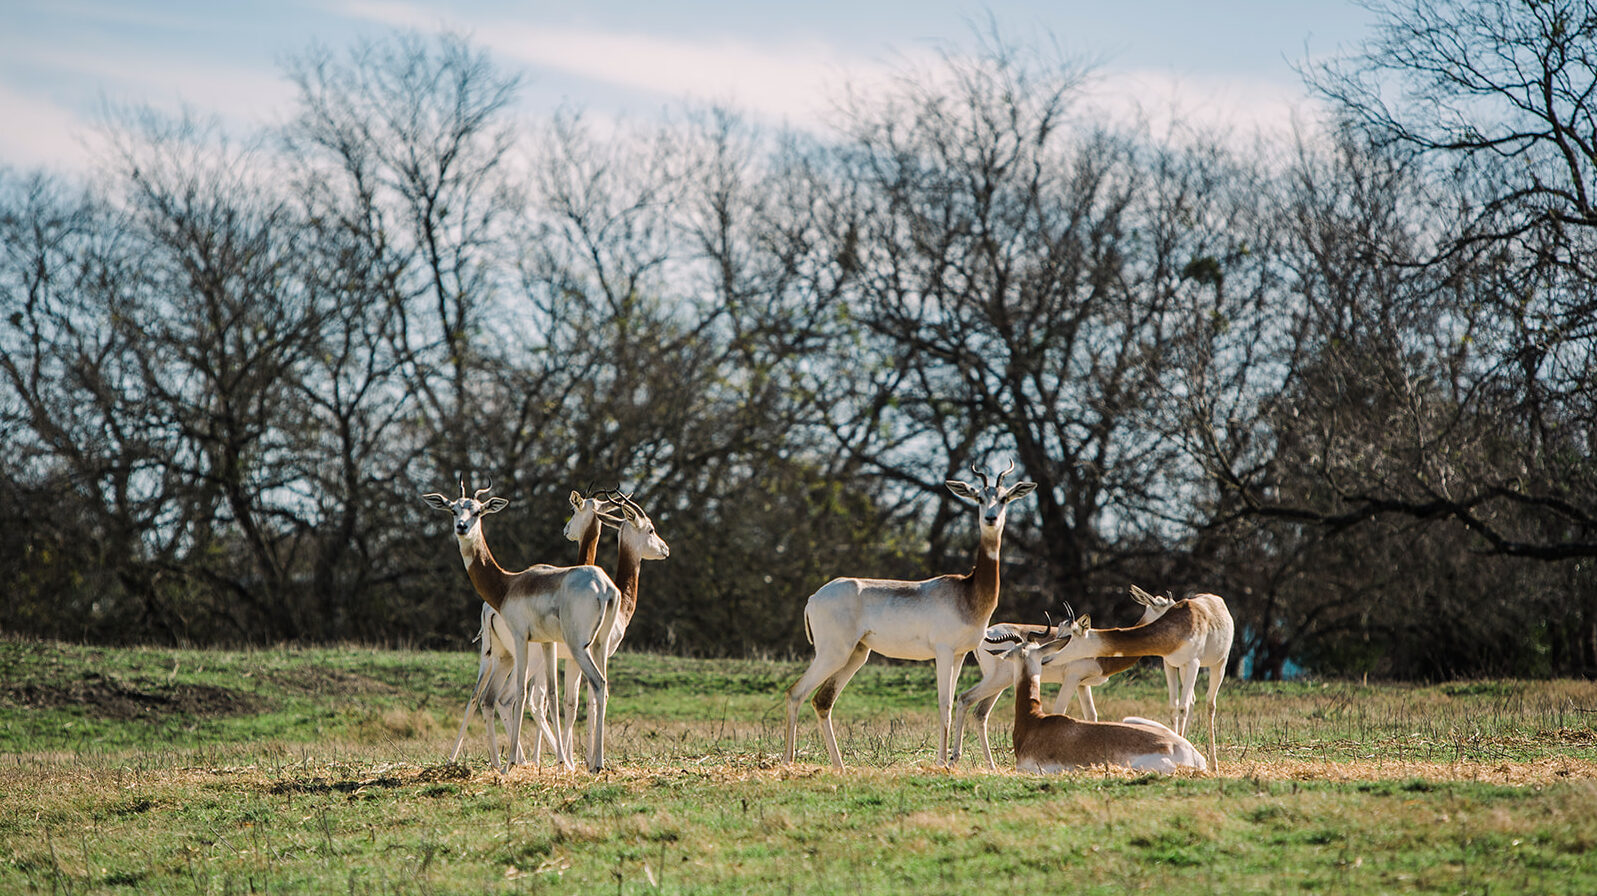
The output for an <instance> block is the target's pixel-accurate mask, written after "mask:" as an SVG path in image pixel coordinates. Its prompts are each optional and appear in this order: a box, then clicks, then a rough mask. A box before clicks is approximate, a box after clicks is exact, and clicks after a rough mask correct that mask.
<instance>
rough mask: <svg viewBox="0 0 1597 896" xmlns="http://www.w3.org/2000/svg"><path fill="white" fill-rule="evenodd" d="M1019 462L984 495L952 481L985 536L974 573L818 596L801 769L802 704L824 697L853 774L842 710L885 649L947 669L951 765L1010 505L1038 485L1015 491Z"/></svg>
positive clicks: (869, 583)
mask: <svg viewBox="0 0 1597 896" xmlns="http://www.w3.org/2000/svg"><path fill="white" fill-rule="evenodd" d="M1014 469H1015V464H1014V462H1013V461H1011V462H1010V464H1009V469H1007V470H1004V471H1003V472H1002V473H999V474H998V475H997V477H996V478H995V479H994V480H993V481H992V482H990V483H989V482H988V480H987V474H986V473H983V472H981V471H979V470H977V469H976V468H975V467H974V466H972V467H971V470H972V471H973V472H975V473H976V475H977V476H980V477H981V481H982V484H981V487H980V488H978V487H976V486H973V485H970V484H969V483H966V482H961V481H960V480H957V479H949V480H946V481H945V482H944V485H946V486H947V487H948V490H949V491H951V492H953V493H954V494H955V495H958V496H959V497H960V498H963V499H964V500H966V501H969V502H970V503H972V504H975V505H976V507H977V514H976V521H977V524H978V527H979V530H980V533H981V540H980V546H979V547H978V548H977V551H976V566H975V568H974V569H973V570H971V571H970V572H969V573H966V574H964V575H945V576H938V577H937V578H934V579H926V580H923V581H918V582H906V581H898V580H892V579H853V578H839V579H833V580H832V581H830V582H827V583H826V584H825V585H822V586H821V588H820V590H818V591H816V592H815V593H814V594H812V595H810V599H809V602H808V603H807V604H805V606H804V631H805V634H806V635H808V636H809V639H810V642H811V643H812V644H814V645H815V659H814V660H813V661H812V662H811V663H810V667H809V669H807V670H806V671H805V672H804V674H803V675H802V676H800V678H799V680H798V681H797V682H796V683H794V685H793V686H792V687H790V688H788V691H787V750H786V752H785V753H784V754H783V761H785V762H792V761H793V750H794V746H795V743H796V741H797V739H798V713H799V704H801V703H803V702H804V698H806V697H808V696H809V695H810V694H811V693H812V692H813V693H814V694H815V700H814V705H815V715H816V718H817V721H818V723H819V725H820V729H821V739H822V740H824V741H825V742H826V751H827V753H828V754H830V756H831V758H832V764H833V765H835V766H837V767H838V768H842V767H843V755H842V753H841V752H839V751H838V748H837V736H836V735H835V734H834V733H833V731H832V705H833V704H834V703H835V702H836V701H837V695H838V694H839V693H841V692H842V690H843V688H844V687H845V686H846V685H847V684H848V682H849V679H851V678H853V677H854V673H855V672H858V671H859V668H860V666H862V665H864V664H865V660H866V659H868V658H869V657H870V655H871V651H873V650H874V651H876V652H878V653H880V654H882V655H883V656H890V657H895V658H898V659H908V660H935V661H936V663H937V709H938V719H939V722H940V729H939V732H938V734H939V739H938V745H937V759H938V761H939V762H944V763H946V762H947V761H948V729H949V711H950V709H951V708H952V702H953V695H954V682H956V681H957V680H958V679H959V668H960V666H961V665H963V664H964V662H965V654H967V653H969V652H970V651H972V650H975V649H976V648H977V647H979V646H980V645H981V641H982V636H983V634H985V632H986V630H987V621H988V620H989V619H991V618H992V615H993V608H994V607H996V606H997V605H998V586H999V575H998V573H999V559H998V558H999V548H1000V545H1001V543H1002V540H1003V532H1004V519H1005V517H1006V515H1007V511H1008V508H1009V504H1010V502H1011V501H1014V500H1015V499H1017V498H1020V497H1022V496H1024V495H1027V494H1030V493H1031V491H1032V489H1034V488H1036V487H1037V483H1035V482H1017V483H1015V484H1014V485H1012V486H1009V487H1005V486H1004V484H1003V482H1004V476H1006V475H1008V474H1009V473H1011V472H1013V471H1014Z"/></svg>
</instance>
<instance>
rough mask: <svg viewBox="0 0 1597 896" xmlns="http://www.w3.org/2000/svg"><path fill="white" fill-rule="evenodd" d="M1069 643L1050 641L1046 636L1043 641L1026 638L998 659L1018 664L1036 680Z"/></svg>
mask: <svg viewBox="0 0 1597 896" xmlns="http://www.w3.org/2000/svg"><path fill="white" fill-rule="evenodd" d="M1068 643H1069V642H1068V641H1066V640H1063V639H1059V638H1054V639H1052V640H1049V639H1048V638H1047V636H1046V635H1044V636H1042V640H1034V639H1032V638H1025V639H1022V640H1021V642H1020V643H1019V644H1016V645H1014V646H1013V647H1010V648H1008V649H1007V650H1005V651H1003V652H1002V653H1000V654H999V655H998V657H999V659H1003V660H1008V661H1010V662H1013V663H1018V664H1019V665H1020V669H1021V671H1022V672H1024V673H1025V674H1026V675H1027V676H1029V677H1031V678H1036V677H1038V676H1040V675H1042V667H1043V666H1044V665H1046V664H1047V663H1048V661H1049V660H1052V659H1053V658H1054V657H1055V656H1057V655H1058V654H1059V652H1060V651H1061V650H1064V649H1065V645H1066V644H1068Z"/></svg>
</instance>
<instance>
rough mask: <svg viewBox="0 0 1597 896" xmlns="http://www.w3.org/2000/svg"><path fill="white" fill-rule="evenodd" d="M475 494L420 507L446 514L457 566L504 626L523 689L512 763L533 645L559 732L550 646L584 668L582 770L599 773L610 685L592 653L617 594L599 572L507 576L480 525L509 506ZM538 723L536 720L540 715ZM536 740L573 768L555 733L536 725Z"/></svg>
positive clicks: (540, 568) (433, 499)
mask: <svg viewBox="0 0 1597 896" xmlns="http://www.w3.org/2000/svg"><path fill="white" fill-rule="evenodd" d="M488 490H489V489H488V488H481V489H478V490H477V491H476V494H475V495H474V496H473V497H470V498H468V497H466V486H465V484H464V483H462V484H461V486H460V498H459V499H458V500H455V501H450V500H449V499H448V498H445V497H444V496H443V495H441V494H437V493H433V494H427V495H423V496H422V499H423V500H425V501H426V502H427V503H428V504H430V505H432V506H433V507H436V508H438V509H440V510H446V511H448V512H449V513H450V514H451V515H453V516H454V519H455V537H456V538H457V539H458V540H459V542H460V558H461V560H462V561H463V562H464V563H465V564H466V574H467V575H468V576H470V577H471V583H472V585H473V586H474V587H476V589H477V593H478V594H479V595H480V596H481V597H482V599H483V601H484V602H485V603H487V604H488V605H489V606H490V607H492V608H493V609H494V611H495V612H497V613H498V614H499V615H500V616H501V617H502V618H503V620H504V622H505V626H506V629H507V633H508V634H509V636H510V637H509V644H508V646H509V648H510V651H511V656H512V672H511V681H512V682H515V683H520V684H522V685H523V686H522V687H517V688H516V695H515V706H514V708H513V709H512V711H511V715H510V731H509V736H510V743H511V756H510V760H509V761H510V762H512V763H519V762H521V761H522V753H521V717H522V710H523V708H524V707H525V706H526V700H527V692H526V688H525V686H524V684H525V682H526V669H527V662H528V661H527V653H528V648H527V645H528V644H529V643H533V642H536V643H538V645H539V648H540V650H541V651H542V653H543V659H544V673H545V674H544V681H545V687H546V688H547V690H548V695H549V698H550V699H549V700H548V701H547V702H548V705H549V710H550V715H551V716H553V719H552V721H553V723H554V728H555V729H558V728H559V722H560V720H559V708H558V704H557V701H556V700H555V699H554V698H555V696H556V695H557V694H558V693H559V691H558V685H557V684H556V683H555V676H554V670H555V662H554V660H555V644H556V643H563V644H565V645H566V648H567V649H568V650H570V651H571V655H572V656H573V657H574V658H575V659H576V661H577V665H579V666H581V667H582V674H583V677H584V678H586V679H587V682H588V697H589V699H590V701H591V703H590V705H591V706H592V707H593V711H592V713H591V723H590V726H589V727H590V728H591V729H592V734H591V737H590V746H589V749H588V769H589V770H590V771H595V772H596V771H599V770H600V769H602V768H604V710H605V703H606V697H607V694H608V683H607V682H606V681H605V677H604V672H603V671H602V670H601V668H600V666H599V664H598V663H596V662H595V661H594V657H593V655H592V653H591V652H590V651H591V649H592V647H593V646H594V641H595V640H596V639H597V638H598V636H599V633H600V632H603V631H607V630H608V629H609V627H610V625H611V624H612V623H613V622H614V620H615V614H616V612H617V610H618V609H619V608H620V605H621V591H620V589H618V588H617V587H616V585H615V583H614V582H612V581H611V580H610V577H609V576H608V575H606V574H605V572H604V570H602V569H600V568H599V567H597V566H566V567H558V566H549V565H547V564H539V565H536V566H530V567H528V568H526V569H524V570H522V571H521V572H516V573H512V572H507V571H506V570H505V569H504V568H503V567H501V566H500V565H499V563H498V562H497V561H496V560H494V556H493V553H492V552H490V551H489V550H488V543H487V541H486V540H484V538H483V534H482V518H483V517H484V516H487V515H488V514H490V513H498V512H499V511H501V510H503V509H505V507H506V506H508V505H509V504H510V502H509V501H507V500H505V499H504V498H500V497H494V498H490V499H488V501H487V502H486V503H485V502H483V501H480V500H478V498H479V497H481V495H482V494H483V493H484V492H486V491H488ZM539 718H540V719H541V718H542V716H541V715H540V716H539ZM539 733H540V734H542V735H543V736H544V737H546V738H547V739H548V741H549V742H550V743H553V744H555V745H556V750H557V753H558V754H560V761H561V764H563V765H565V766H566V767H567V768H571V767H572V766H573V765H574V763H573V762H572V759H571V754H570V751H569V749H565V748H563V747H562V745H561V744H560V742H559V740H558V738H557V736H556V735H555V733H554V731H553V730H548V729H547V727H546V725H545V724H544V723H543V722H541V721H540V723H539Z"/></svg>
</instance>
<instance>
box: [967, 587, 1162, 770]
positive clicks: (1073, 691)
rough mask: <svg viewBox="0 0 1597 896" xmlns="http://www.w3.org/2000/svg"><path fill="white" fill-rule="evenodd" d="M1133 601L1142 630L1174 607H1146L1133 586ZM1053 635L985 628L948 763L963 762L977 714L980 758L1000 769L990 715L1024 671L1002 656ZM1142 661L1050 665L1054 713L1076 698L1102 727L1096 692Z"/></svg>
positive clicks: (1156, 603) (1036, 628)
mask: <svg viewBox="0 0 1597 896" xmlns="http://www.w3.org/2000/svg"><path fill="white" fill-rule="evenodd" d="M1132 591H1133V594H1132V597H1134V598H1137V601H1138V602H1139V603H1141V604H1142V605H1143V610H1142V618H1141V619H1139V620H1137V624H1138V625H1144V624H1146V623H1149V622H1152V621H1153V620H1155V619H1158V618H1159V617H1160V616H1161V615H1163V614H1164V611H1165V610H1168V609H1170V607H1171V605H1172V604H1174V603H1175V602H1174V601H1172V600H1168V599H1166V598H1153V597H1151V596H1150V600H1151V601H1153V602H1149V601H1144V600H1142V598H1140V597H1137V593H1138V589H1137V588H1136V586H1135V585H1133V586H1132ZM1051 634H1053V628H1052V627H1050V626H1046V625H1027V624H1025V623H1020V622H999V623H996V624H994V625H991V626H989V627H988V628H987V635H986V637H984V638H983V639H982V649H980V650H978V651H976V662H977V663H978V664H980V666H981V672H982V679H981V681H979V682H977V683H976V684H975V685H973V686H971V687H970V688H969V689H968V690H966V691H964V692H962V693H960V695H959V696H958V697H957V698H956V699H955V701H954V704H955V707H956V708H955V710H954V744H953V749H952V750H951V752H950V753H949V756H948V761H949V762H950V763H955V762H958V761H959V755H960V753H961V751H962V750H963V749H964V745H965V715H966V713H974V714H975V717H976V723H977V725H976V732H977V734H978V735H979V740H980V741H981V751H982V756H983V757H984V758H986V760H987V767H988V768H993V769H996V768H997V767H998V765H997V764H996V763H994V762H993V749H992V746H991V745H990V744H989V743H988V740H987V718H988V716H990V715H992V711H993V705H994V704H996V703H997V702H998V698H999V697H1002V696H1003V694H1004V690H1005V689H1007V688H1009V687H1011V686H1013V685H1014V684H1015V683H1016V676H1017V675H1019V674H1020V673H1019V669H1020V667H1019V666H1017V665H1016V664H1014V663H1010V662H1006V661H1005V660H1003V659H1001V658H1000V654H1001V653H1002V652H1003V651H1005V650H1007V649H1009V648H1010V647H1012V646H1014V645H1015V644H1019V643H1020V642H1022V641H1025V640H1027V639H1034V638H1038V637H1047V636H1049V635H1051ZM1141 659H1142V658H1141V657H1136V656H1126V657H1120V656H1100V657H1093V658H1091V659H1085V660H1076V661H1075V662H1071V663H1047V664H1045V665H1044V666H1043V667H1042V680H1043V681H1057V682H1059V696H1058V697H1056V698H1054V712H1056V713H1060V714H1063V713H1064V712H1065V710H1067V709H1068V708H1069V707H1070V698H1071V697H1073V696H1074V697H1076V698H1077V699H1078V700H1079V701H1080V702H1081V717H1082V718H1083V719H1086V720H1087V721H1089V722H1096V721H1098V707H1097V705H1096V704H1095V703H1093V700H1092V689H1093V688H1095V687H1097V686H1098V685H1101V684H1103V683H1104V682H1106V681H1108V680H1109V678H1110V676H1113V675H1118V674H1120V673H1121V672H1124V671H1126V670H1127V669H1130V668H1131V667H1132V666H1135V665H1136V664H1137V663H1138V662H1139V661H1140V660H1141Z"/></svg>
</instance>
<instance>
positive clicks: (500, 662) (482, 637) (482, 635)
mask: <svg viewBox="0 0 1597 896" xmlns="http://www.w3.org/2000/svg"><path fill="white" fill-rule="evenodd" d="M569 500H570V501H571V509H572V516H571V519H570V520H569V521H567V522H566V527H565V536H566V537H567V538H569V539H571V540H572V541H575V542H577V543H578V553H579V555H580V556H581V560H580V562H581V563H582V564H583V565H586V566H593V565H595V563H594V560H595V559H596V558H597V557H598V554H599V535H600V531H601V527H602V526H603V523H604V522H605V521H608V520H610V517H608V516H607V515H606V514H607V512H608V511H609V510H610V505H609V502H608V501H607V500H605V499H603V498H598V497H592V498H584V497H583V496H582V494H581V493H580V492H577V491H572V492H571V495H570V499H569ZM477 642H478V644H479V645H481V646H480V648H479V650H480V652H479V655H478V658H477V685H476V688H475V689H474V690H473V691H472V694H471V699H469V700H467V701H466V713H465V717H464V718H462V719H461V720H460V733H459V735H457V736H456V737H455V748H454V749H453V750H451V751H450V753H449V761H450V762H454V761H455V759H456V758H457V757H458V756H459V755H460V748H461V746H462V745H463V744H465V742H466V728H467V726H469V725H470V724H471V713H472V710H474V709H476V708H478V707H479V706H480V707H481V708H482V717H483V721H484V722H485V723H486V724H487V727H488V749H489V751H490V752H489V755H491V756H493V757H494V759H493V761H494V764H495V765H497V764H498V763H499V747H498V737H497V731H496V729H495V727H494V726H495V722H494V718H495V716H498V719H499V723H500V724H502V725H503V726H504V728H505V730H506V731H507V732H508V731H509V729H510V708H511V704H512V703H513V702H514V699H515V694H516V692H515V690H514V688H512V686H511V684H510V682H511V680H512V679H511V673H512V672H513V670H514V658H513V657H512V655H511V651H510V643H509V642H510V634H509V629H508V628H507V627H506V625H505V621H504V619H503V617H501V616H500V615H499V613H498V611H496V610H495V609H494V608H493V607H490V606H488V604H486V603H485V604H483V605H482V623H481V629H480V630H479V631H478V633H477ZM556 649H557V650H558V649H559V645H556ZM561 655H562V656H566V654H563V653H562V654H561ZM568 658H569V657H568ZM571 668H572V669H573V670H575V669H576V667H575V666H572V667H571ZM575 674H576V673H575V672H574V671H573V673H572V678H571V681H570V682H568V683H567V690H568V691H569V690H571V688H573V687H574V686H575ZM521 689H522V690H523V691H528V694H527V702H528V703H530V704H531V706H532V711H533V713H534V714H535V717H536V715H537V714H546V713H547V711H548V710H547V707H546V705H545V701H546V700H547V699H548V685H547V683H546V681H545V678H544V674H543V652H542V651H541V650H534V651H529V652H528V654H527V669H526V673H525V679H524V680H523V681H522V682H521ZM564 734H565V738H566V749H567V750H568V751H569V750H570V749H571V729H570V726H569V724H568V726H567V728H566V730H565V732H564ZM550 743H551V744H553V741H551V742H550ZM543 744H544V740H543V738H542V737H541V736H540V737H539V738H538V740H537V741H535V742H534V744H533V748H532V764H533V765H537V764H538V762H539V759H540V757H541V756H542V755H543ZM555 754H556V755H557V756H558V755H559V749H558V748H555Z"/></svg>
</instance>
